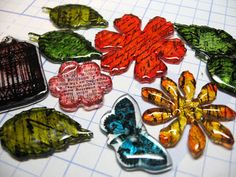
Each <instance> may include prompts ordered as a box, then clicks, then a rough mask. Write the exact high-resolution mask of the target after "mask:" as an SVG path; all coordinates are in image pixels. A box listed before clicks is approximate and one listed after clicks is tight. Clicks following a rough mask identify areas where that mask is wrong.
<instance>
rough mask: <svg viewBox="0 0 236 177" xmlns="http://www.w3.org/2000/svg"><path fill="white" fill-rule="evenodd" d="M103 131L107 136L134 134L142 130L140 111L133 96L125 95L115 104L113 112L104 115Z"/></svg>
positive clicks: (101, 125) (102, 120)
mask: <svg viewBox="0 0 236 177" xmlns="http://www.w3.org/2000/svg"><path fill="white" fill-rule="evenodd" d="M100 127H101V129H102V130H103V131H104V132H106V133H107V134H113V135H120V134H125V135H129V134H133V133H135V132H136V131H137V129H141V128H142V122H141V117H140V110H139V108H138V105H137V103H136V102H135V100H134V99H133V98H131V96H129V95H127V94H126V95H123V96H122V97H120V98H118V99H117V100H116V102H115V103H114V105H113V107H112V110H111V111H110V112H108V113H106V114H105V115H103V117H102V119H101V124H100Z"/></svg>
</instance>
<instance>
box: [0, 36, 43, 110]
mask: <svg viewBox="0 0 236 177" xmlns="http://www.w3.org/2000/svg"><path fill="white" fill-rule="evenodd" d="M0 58H1V60H0V112H4V111H9V110H12V109H16V108H19V107H23V106H26V105H29V104H32V103H35V102H38V101H40V100H42V99H43V98H45V97H46V95H47V93H48V87H47V81H46V79H45V76H44V72H43V70H42V63H41V59H40V55H39V52H38V49H37V47H35V46H34V45H32V44H30V43H27V42H24V41H18V40H16V39H14V38H12V37H6V38H4V39H3V41H2V42H1V43H0Z"/></svg>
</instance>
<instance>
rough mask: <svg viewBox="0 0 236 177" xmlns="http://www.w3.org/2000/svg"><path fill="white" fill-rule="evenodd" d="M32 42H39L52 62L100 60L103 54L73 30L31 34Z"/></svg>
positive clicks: (41, 48) (43, 51) (42, 50)
mask: <svg viewBox="0 0 236 177" xmlns="http://www.w3.org/2000/svg"><path fill="white" fill-rule="evenodd" d="M29 37H30V40H32V41H34V42H38V45H39V49H40V51H41V52H42V53H43V54H44V56H46V59H49V60H50V61H52V62H56V63H62V62H65V61H71V60H75V61H77V62H84V61H88V60H91V59H100V57H101V55H102V54H101V53H100V52H98V51H97V50H96V49H95V48H94V47H92V44H91V42H89V41H88V40H86V39H85V38H84V37H83V36H82V35H80V34H77V33H74V32H73V31H71V30H59V31H50V32H47V33H45V34H43V35H38V34H35V33H29Z"/></svg>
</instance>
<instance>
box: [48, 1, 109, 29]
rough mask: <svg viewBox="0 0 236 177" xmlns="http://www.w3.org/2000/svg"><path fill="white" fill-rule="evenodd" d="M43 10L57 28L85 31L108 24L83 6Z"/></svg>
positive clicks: (94, 12) (64, 6) (93, 11)
mask: <svg viewBox="0 0 236 177" xmlns="http://www.w3.org/2000/svg"><path fill="white" fill-rule="evenodd" d="M43 10H44V11H47V12H49V16H50V19H51V21H52V22H53V23H54V24H55V25H56V26H57V27H58V28H73V29H81V28H82V29H87V28H93V27H100V28H104V27H107V26H108V22H107V21H106V20H104V19H103V17H102V16H101V15H100V14H99V13H98V12H97V11H95V10H94V9H92V8H91V7H88V6H85V5H79V4H67V5H61V6H56V7H54V8H48V7H43Z"/></svg>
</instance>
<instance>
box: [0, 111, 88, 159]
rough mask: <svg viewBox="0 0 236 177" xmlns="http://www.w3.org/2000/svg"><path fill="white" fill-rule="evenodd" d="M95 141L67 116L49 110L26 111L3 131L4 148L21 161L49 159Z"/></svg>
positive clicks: (0, 130)
mask: <svg viewBox="0 0 236 177" xmlns="http://www.w3.org/2000/svg"><path fill="white" fill-rule="evenodd" d="M92 137H93V133H92V132H90V131H89V130H86V129H83V128H82V127H81V126H80V124H79V123H77V122H76V121H74V120H73V119H71V118H70V117H68V116H67V115H65V114H63V113H60V112H58V111H56V110H55V109H48V108H45V107H42V108H33V109H30V110H28V111H23V112H21V113H20V114H17V115H15V116H14V117H13V118H11V119H9V120H7V121H6V122H5V123H4V124H3V126H2V127H1V128H0V139H1V144H2V147H3V148H5V149H6V150H7V151H8V152H9V153H10V154H11V155H12V156H13V157H15V158H16V159H17V160H27V159H29V158H39V157H47V156H49V155H51V154H53V153H54V152H59V151H63V150H65V149H67V148H68V146H69V145H71V144H76V143H81V142H84V141H88V140H90V139H91V138H92Z"/></svg>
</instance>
